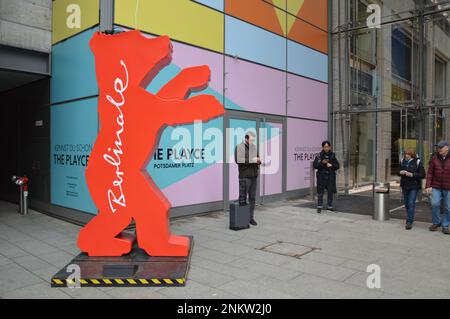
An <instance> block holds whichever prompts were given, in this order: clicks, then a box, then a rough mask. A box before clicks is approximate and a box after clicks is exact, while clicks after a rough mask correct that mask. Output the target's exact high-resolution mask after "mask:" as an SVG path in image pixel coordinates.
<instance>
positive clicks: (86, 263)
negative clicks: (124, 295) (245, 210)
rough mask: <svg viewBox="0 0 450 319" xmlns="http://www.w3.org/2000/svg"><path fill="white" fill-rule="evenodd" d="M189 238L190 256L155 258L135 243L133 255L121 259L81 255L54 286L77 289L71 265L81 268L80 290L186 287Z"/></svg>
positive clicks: (190, 241) (61, 272) (64, 271)
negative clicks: (94, 288)
mask: <svg viewBox="0 0 450 319" xmlns="http://www.w3.org/2000/svg"><path fill="white" fill-rule="evenodd" d="M187 237H189V252H188V256H186V257H152V256H149V255H147V253H146V252H145V251H144V250H142V249H140V248H139V247H137V245H136V244H135V245H134V246H133V249H132V250H131V252H130V253H129V254H127V255H124V256H121V257H89V256H88V255H87V254H85V253H81V254H79V255H78V256H77V257H75V258H74V259H73V260H72V261H71V262H70V263H69V264H67V266H65V267H64V268H63V269H61V270H60V271H59V272H58V273H57V274H56V275H54V276H53V278H52V279H51V286H52V287H59V288H61V287H68V286H69V285H70V286H75V285H76V284H78V283H77V282H75V281H73V280H70V279H68V277H69V276H70V275H71V274H72V272H68V271H67V269H68V268H67V267H68V266H69V265H74V264H75V265H78V266H79V267H80V274H81V278H80V279H79V286H80V287H151V286H157V287H161V286H170V287H174V286H185V285H186V281H187V275H188V271H189V266H190V259H191V254H192V248H193V245H194V238H193V237H192V236H187Z"/></svg>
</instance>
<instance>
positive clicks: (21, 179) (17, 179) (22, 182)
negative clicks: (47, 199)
mask: <svg viewBox="0 0 450 319" xmlns="http://www.w3.org/2000/svg"><path fill="white" fill-rule="evenodd" d="M11 181H12V182H13V183H14V184H16V185H18V186H19V192H20V194H19V213H20V214H21V215H28V177H26V176H13V177H12V178H11Z"/></svg>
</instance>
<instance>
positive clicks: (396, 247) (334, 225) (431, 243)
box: [0, 199, 450, 299]
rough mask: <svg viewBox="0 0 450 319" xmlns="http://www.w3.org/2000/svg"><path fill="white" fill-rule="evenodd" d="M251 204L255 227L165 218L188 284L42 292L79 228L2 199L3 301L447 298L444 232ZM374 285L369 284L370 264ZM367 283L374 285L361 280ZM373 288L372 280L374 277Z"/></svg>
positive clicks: (285, 204) (288, 204) (449, 250)
mask: <svg viewBox="0 0 450 319" xmlns="http://www.w3.org/2000/svg"><path fill="white" fill-rule="evenodd" d="M302 203H305V201H304V200H301V199H297V200H283V201H279V202H273V203H267V204H265V205H264V206H259V207H257V210H256V219H257V221H258V223H259V225H258V226H257V227H251V228H250V229H247V230H242V231H238V232H236V231H232V230H229V229H228V214H226V213H223V212H216V213H211V214H208V215H203V216H195V217H187V218H183V219H178V220H174V221H172V222H171V230H172V232H174V233H177V234H186V235H193V236H194V241H195V246H194V248H193V255H192V259H191V267H190V271H189V275H188V281H187V285H186V287H145V288H125V287H89V288H87V287H85V288H78V289H69V288H50V278H51V277H52V276H53V275H54V274H55V273H56V272H57V271H59V270H60V269H61V268H62V267H64V266H65V265H67V264H68V263H69V262H70V261H71V259H72V258H73V257H74V256H75V255H77V254H78V253H79V250H78V248H77V246H76V238H77V234H78V231H79V229H80V227H79V226H75V225H73V224H70V223H67V222H65V221H62V220H58V219H55V218H53V217H50V216H47V215H44V214H41V213H39V212H35V211H30V214H29V215H28V216H21V215H19V214H18V213H17V206H16V205H14V204H11V203H7V202H0V297H1V298H89V299H93V298H95V299H100V298H182V299H190V298H232V299H250V298H276V299H280V298H370V299H378V298H389V299H390V298H450V271H449V269H450V236H445V235H444V234H442V233H441V232H434V233H433V232H430V231H428V228H427V227H428V226H429V224H428V223H421V222H417V223H416V224H415V227H414V229H413V230H411V231H406V230H405V229H404V222H403V221H402V220H399V219H391V220H389V221H386V222H377V221H373V220H372V219H371V217H370V216H365V215H360V214H348V213H339V212H337V213H331V212H324V213H323V214H320V215H319V214H317V213H316V211H315V210H314V209H311V208H307V207H299V205H300V204H302ZM373 264H374V265H376V266H375V268H377V267H379V275H380V276H379V279H380V281H379V283H380V286H379V288H377V287H375V288H369V287H368V285H367V281H368V278H369V276H370V278H373V276H374V273H371V272H367V267H368V266H369V265H373ZM369 281H370V282H374V281H371V280H369ZM375 282H377V281H376V280H375Z"/></svg>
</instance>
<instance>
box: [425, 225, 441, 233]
mask: <svg viewBox="0 0 450 319" xmlns="http://www.w3.org/2000/svg"><path fill="white" fill-rule="evenodd" d="M439 227H441V225H440V224H433V225H431V226H430V227H429V228H428V229H429V230H430V231H436V230H438V228H439Z"/></svg>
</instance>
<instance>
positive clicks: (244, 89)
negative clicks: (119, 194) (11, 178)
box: [12, 0, 329, 222]
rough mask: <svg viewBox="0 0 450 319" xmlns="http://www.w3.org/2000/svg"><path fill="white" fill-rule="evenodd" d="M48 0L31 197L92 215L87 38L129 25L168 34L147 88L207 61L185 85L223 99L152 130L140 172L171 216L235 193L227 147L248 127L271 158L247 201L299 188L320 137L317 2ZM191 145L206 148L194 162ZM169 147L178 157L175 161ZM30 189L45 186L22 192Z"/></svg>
mask: <svg viewBox="0 0 450 319" xmlns="http://www.w3.org/2000/svg"><path fill="white" fill-rule="evenodd" d="M52 4H53V17H52V45H51V52H52V56H51V57H52V59H51V80H50V99H49V101H48V104H46V107H47V109H48V111H49V123H46V124H48V129H49V145H48V150H49V152H48V162H47V163H48V164H49V168H50V169H49V175H48V176H49V183H48V184H45V185H39V183H38V182H35V183H33V180H32V181H31V184H30V198H31V204H32V206H34V207H36V208H39V209H41V210H44V211H48V212H50V213H53V214H56V215H59V216H61V217H63V218H68V219H71V220H74V221H78V222H85V221H86V220H88V219H89V218H90V217H91V216H92V215H94V214H96V213H97V208H96V207H95V205H94V204H93V202H92V200H91V197H90V195H89V192H88V189H87V186H86V182H85V179H84V170H85V168H86V165H87V162H88V159H89V153H90V150H91V149H92V146H93V144H94V142H95V138H96V136H97V133H98V129H99V120H98V114H97V99H98V94H99V92H98V87H97V83H96V77H95V67H94V56H93V54H92V52H91V50H90V47H89V40H90V39H91V37H92V35H93V34H94V32H97V31H102V32H106V33H120V32H126V31H127V30H131V29H138V30H140V31H141V33H142V34H144V35H145V36H147V37H155V36H159V35H168V36H169V37H170V38H171V41H172V46H173V55H172V57H173V58H172V61H171V63H170V64H169V65H168V66H167V67H166V68H164V69H162V70H161V71H160V72H159V73H158V75H157V76H156V77H155V78H154V79H153V81H152V82H151V83H150V85H149V86H148V87H147V88H146V90H147V91H148V92H150V93H156V92H158V90H159V89H160V88H161V87H162V86H163V85H164V84H166V83H167V82H168V81H170V79H172V78H173V77H174V76H175V75H176V74H178V73H179V72H180V71H181V70H182V69H184V68H186V67H190V66H197V65H207V66H209V68H210V70H211V79H210V82H209V86H208V88H206V89H204V90H202V91H200V92H194V93H192V94H191V95H196V94H211V95H214V96H215V97H216V98H217V99H218V100H219V101H220V102H221V103H222V104H223V106H224V107H225V109H226V113H225V116H223V117H220V118H217V119H214V120H212V121H209V122H206V123H194V124H191V125H184V126H182V127H167V128H166V129H165V130H164V132H163V133H162V135H161V141H160V144H159V146H158V148H157V150H156V153H155V156H154V157H153V158H152V159H151V160H150V161H149V164H148V166H147V167H146V170H147V171H148V173H149V174H150V176H151V177H152V179H153V180H154V181H155V182H156V184H157V185H158V187H159V188H160V189H161V190H162V191H163V193H164V194H165V196H166V197H167V198H168V199H169V201H170V202H171V204H172V210H171V215H172V216H173V217H177V216H183V215H188V214H193V213H202V212H208V211H214V210H221V209H227V207H228V204H229V201H231V200H235V199H237V196H238V177H237V165H236V164H235V163H234V159H233V153H234V147H235V145H236V144H237V143H240V142H241V141H242V140H243V138H244V135H245V133H246V132H247V131H248V130H252V131H254V132H256V133H257V135H258V147H259V152H260V154H262V157H263V158H264V157H265V158H266V159H270V162H271V164H270V165H269V164H268V163H267V162H269V161H267V162H266V164H265V165H264V166H263V167H262V168H261V176H260V179H259V187H258V192H257V193H258V201H259V202H260V203H262V202H264V201H270V200H274V199H279V198H282V197H287V196H298V195H300V194H302V193H306V192H307V191H308V189H309V186H310V176H309V174H310V162H311V160H312V159H313V157H314V155H315V154H316V153H317V152H318V151H320V149H321V147H320V144H321V142H322V141H323V140H324V139H326V138H327V135H328V132H327V130H328V94H329V87H328V75H329V72H328V70H329V59H328V46H329V44H328V41H329V37H328V25H329V24H328V3H327V1H326V0H316V1H312V0H306V1H300V0H281V1H275V0H273V1H272V0H270V1H269V0H268V1H262V0H246V1H240V0H202V1H200V0H199V1H190V0H173V1H149V0H134V1H129V0H115V1H92V0H77V1H75V0H54V1H53V3H52ZM228 129H232V130H228ZM188 141H191V143H189V142H188ZM192 141H193V142H192ZM180 154H181V155H180ZM194 154H206V155H202V158H201V160H200V161H196V159H198V158H195V156H194ZM177 156H178V157H180V156H181V157H183V156H184V157H185V159H186V158H187V160H186V161H185V162H183V164H180V163H177ZM22 172H23V173H22V174H25V173H26V172H27V168H26V167H24V169H23V170H22ZM39 187H45V188H46V189H47V193H46V194H42V196H41V197H39V196H34V195H35V193H34V190H35V189H36V188H39ZM12 191H14V190H12Z"/></svg>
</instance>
